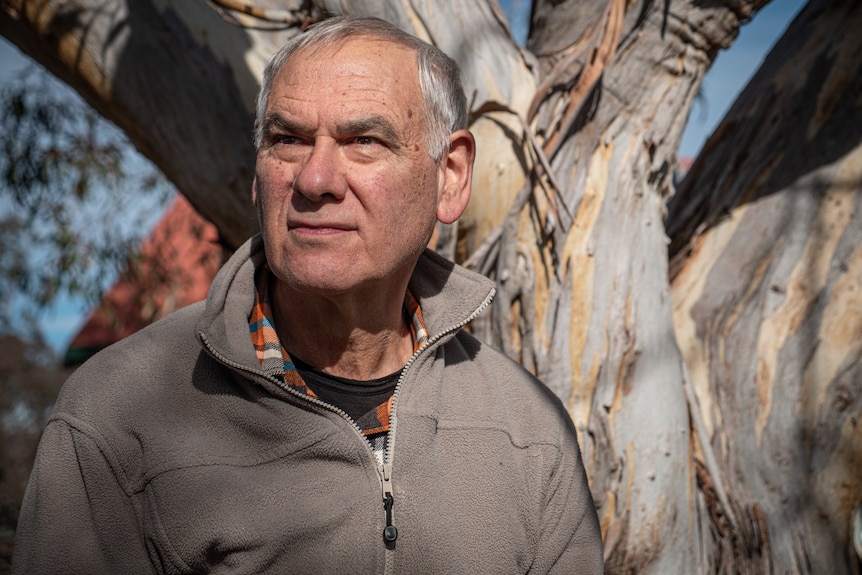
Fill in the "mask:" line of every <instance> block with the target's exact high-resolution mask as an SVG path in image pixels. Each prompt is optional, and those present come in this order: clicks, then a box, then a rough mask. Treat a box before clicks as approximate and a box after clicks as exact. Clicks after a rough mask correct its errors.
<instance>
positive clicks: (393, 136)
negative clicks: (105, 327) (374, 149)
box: [336, 116, 401, 144]
mask: <svg viewBox="0 0 862 575" xmlns="http://www.w3.org/2000/svg"><path fill="white" fill-rule="evenodd" d="M336 129H337V130H338V133H339V134H369V133H371V134H378V135H380V137H381V138H383V139H384V140H386V141H388V142H391V143H393V144H395V143H400V142H401V138H400V137H399V136H398V131H397V130H396V129H395V127H394V126H393V125H392V123H391V122H390V121H389V120H387V119H386V118H384V117H382V116H368V117H366V118H357V119H355V120H348V121H347V122H344V123H343V124H339V125H338V126H337V128H336Z"/></svg>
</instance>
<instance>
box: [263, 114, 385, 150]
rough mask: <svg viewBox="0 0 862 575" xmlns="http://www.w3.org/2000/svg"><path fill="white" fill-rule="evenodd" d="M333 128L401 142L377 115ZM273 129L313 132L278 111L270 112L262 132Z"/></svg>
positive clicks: (349, 133)
mask: <svg viewBox="0 0 862 575" xmlns="http://www.w3.org/2000/svg"><path fill="white" fill-rule="evenodd" d="M335 129H336V134H337V135H356V134H375V135H379V136H380V137H381V138H382V139H384V140H386V141H388V142H391V143H393V144H397V143H400V142H401V138H400V137H399V136H398V131H397V130H396V129H395V127H394V126H393V125H392V122H390V121H389V120H388V119H386V118H384V117H383V116H378V115H374V116H368V117H364V118H356V119H353V120H347V121H346V122H343V123H340V124H338V125H337V126H336V127H335ZM273 130H280V131H284V132H287V133H289V134H297V135H299V136H308V135H311V134H312V133H314V128H313V127H311V126H309V125H305V124H302V123H300V122H296V121H293V120H290V119H288V118H285V117H284V116H282V115H280V114H278V113H274V114H270V115H268V116H266V118H265V120H264V133H266V134H270V133H272V132H273Z"/></svg>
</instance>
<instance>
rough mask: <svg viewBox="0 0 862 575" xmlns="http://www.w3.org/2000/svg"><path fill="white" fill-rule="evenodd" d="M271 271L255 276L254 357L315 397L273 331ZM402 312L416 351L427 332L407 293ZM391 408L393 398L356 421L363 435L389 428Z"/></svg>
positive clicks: (251, 323) (251, 325)
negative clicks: (406, 319) (407, 320)
mask: <svg viewBox="0 0 862 575" xmlns="http://www.w3.org/2000/svg"><path fill="white" fill-rule="evenodd" d="M270 278H271V272H270V271H269V268H267V267H266V266H264V267H262V268H260V269H259V270H258V272H257V277H256V278H255V297H254V306H253V307H252V309H251V314H250V315H249V318H248V327H249V331H250V333H251V341H252V344H254V349H255V352H256V353H257V359H258V361H260V366H261V369H263V371H264V372H265V373H266V374H267V375H269V376H272V377H276V378H278V379H281V380H283V381H284V382H285V383H286V384H287V385H289V386H290V387H291V388H293V389H294V390H296V391H298V392H299V393H302V394H304V395H307V396H309V397H313V398H316V397H317V396H316V395H315V394H314V391H313V390H312V389H311V388H310V387H308V385H307V384H306V383H305V381H304V380H303V379H302V376H301V375H300V374H299V371H297V369H296V366H295V365H294V363H293V360H292V359H291V358H290V355H289V354H288V353H287V350H286V349H284V347H283V346H282V345H281V340H280V339H279V337H278V333H277V332H276V330H275V321H274V319H273V313H272V307H271V305H270V299H269V282H270ZM404 313H405V316H406V317H407V318H409V320H410V321H409V322H408V325H409V326H410V334H411V335H412V337H413V352H414V353H416V352H417V351H419V350H420V349H421V348H422V346H424V345H425V344H426V343H427V342H428V331H427V329H426V327H425V321H424V320H423V319H422V308H421V307H420V306H419V302H418V301H417V300H416V298H415V297H414V296H413V294H412V293H410V290H408V291H407V293H406V294H405V296H404ZM391 409H392V397H390V398H389V399H388V400H387V401H385V402H383V403H381V404H380V405H379V406H378V407H377V409H375V410H374V411H373V412H371V413H369V414H368V415H366V416H365V417H363V418H362V421H357V422H356V423H357V425H359V427H360V429H362V431H363V432H364V433H365V435H374V434H377V433H384V432H387V431H389V413H390V411H391Z"/></svg>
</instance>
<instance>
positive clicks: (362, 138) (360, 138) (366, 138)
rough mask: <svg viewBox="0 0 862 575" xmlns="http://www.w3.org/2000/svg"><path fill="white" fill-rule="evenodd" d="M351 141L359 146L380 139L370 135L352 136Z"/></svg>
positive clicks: (370, 143)
mask: <svg viewBox="0 0 862 575" xmlns="http://www.w3.org/2000/svg"><path fill="white" fill-rule="evenodd" d="M353 141H354V142H355V143H357V144H359V145H360V146H370V145H372V144H379V143H380V140H378V139H377V138H374V137H372V136H356V137H355V138H353Z"/></svg>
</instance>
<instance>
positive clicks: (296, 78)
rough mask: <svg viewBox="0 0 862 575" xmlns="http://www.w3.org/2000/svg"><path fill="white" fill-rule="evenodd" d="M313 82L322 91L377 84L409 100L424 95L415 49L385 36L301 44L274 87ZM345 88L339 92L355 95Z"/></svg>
mask: <svg viewBox="0 0 862 575" xmlns="http://www.w3.org/2000/svg"><path fill="white" fill-rule="evenodd" d="M312 85H313V86H315V87H316V89H318V90H321V91H322V92H323V93H326V92H327V90H339V89H346V90H348V92H349V90H350V88H352V87H363V88H368V87H376V88H377V89H378V90H380V91H385V92H390V93H391V94H392V95H393V96H395V95H396V94H397V95H398V96H399V97H401V98H407V99H408V100H413V99H414V98H418V99H419V100H420V101H421V100H423V99H424V97H423V95H422V89H421V86H420V80H419V66H418V62H417V58H416V54H415V52H414V51H413V50H411V49H410V48H409V47H405V46H402V45H400V44H398V43H395V42H392V41H389V40H387V39H378V38H367V37H349V38H346V39H339V40H338V41H336V42H331V43H326V44H320V43H317V44H313V45H310V46H308V47H304V48H302V49H301V50H298V51H297V52H295V53H293V54H292V55H291V57H290V58H289V59H288V60H287V61H286V62H285V63H284V65H283V66H282V67H281V69H280V70H279V71H278V73H277V74H276V76H275V78H274V81H273V89H274V90H275V91H279V90H280V89H281V90H283V89H285V88H287V87H288V86H292V88H289V89H290V90H293V89H295V88H299V87H301V86H305V87H306V88H309V87H310V86H312ZM348 92H345V93H343V94H341V95H342V96H346V97H351V96H356V94H352V95H351V94H349V93H348ZM333 95H334V94H333ZM402 102H404V101H403V100H402Z"/></svg>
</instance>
